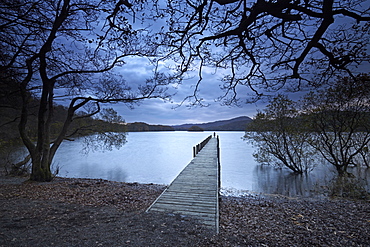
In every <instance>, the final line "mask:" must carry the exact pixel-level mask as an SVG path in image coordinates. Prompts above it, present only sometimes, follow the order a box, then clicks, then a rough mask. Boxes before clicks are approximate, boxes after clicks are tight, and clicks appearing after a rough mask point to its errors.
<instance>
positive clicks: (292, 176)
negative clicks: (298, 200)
mask: <svg viewBox="0 0 370 247" xmlns="http://www.w3.org/2000/svg"><path fill="white" fill-rule="evenodd" d="M254 174H255V176H256V177H257V183H258V187H259V190H261V192H263V193H267V194H280V195H285V196H304V197H311V196H314V193H313V190H315V186H316V182H317V179H315V176H312V173H311V174H309V175H308V174H297V173H292V172H290V171H288V170H287V169H276V168H274V167H271V166H265V165H258V166H256V168H255V169H254ZM315 180H316V181H315Z"/></svg>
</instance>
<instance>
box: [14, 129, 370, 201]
mask: <svg viewBox="0 0 370 247" xmlns="http://www.w3.org/2000/svg"><path fill="white" fill-rule="evenodd" d="M210 134H213V132H149V133H148V132H139V133H129V135H128V137H127V139H128V142H127V143H126V144H125V145H124V146H123V147H122V148H121V149H119V150H112V151H108V152H104V153H101V152H95V153H89V154H88V155H84V154H82V153H81V152H79V151H80V150H82V141H81V140H77V141H74V142H65V143H63V144H62V146H61V148H60V149H59V150H58V152H57V154H56V157H55V160H54V163H53V167H54V168H56V167H59V169H60V172H59V176H62V177H80V178H101V179H107V180H113V181H122V182H139V183H155V184H169V183H171V181H172V180H173V179H174V178H175V177H176V176H177V175H178V174H179V172H180V171H181V170H182V169H183V168H184V167H185V166H186V165H187V164H188V163H189V162H190V160H191V159H192V147H193V146H194V145H196V144H197V143H199V142H200V141H201V140H203V139H204V138H206V137H207V136H208V135H210ZM217 134H219V136H220V141H221V144H220V147H221V186H222V192H223V193H224V194H228V195H230V194H232V195H242V194H246V193H267V194H281V195H285V196H290V197H296V196H302V197H313V196H317V195H321V194H325V193H328V190H329V187H330V186H329V185H330V183H331V182H332V181H334V180H333V179H334V178H335V176H336V171H335V170H334V169H333V168H332V166H330V165H327V166H324V165H321V166H318V167H316V168H315V169H314V170H313V171H312V172H310V173H308V174H307V175H306V174H303V175H298V174H294V173H292V172H291V171H290V170H288V169H284V168H282V169H276V168H274V167H272V166H266V165H259V164H257V163H256V162H255V160H254V158H253V156H252V154H253V152H254V148H253V147H252V146H251V145H249V144H248V143H247V142H245V141H243V140H242V139H241V137H242V136H243V134H244V132H218V133H217ZM13 155H14V159H16V158H18V159H19V158H20V155H19V153H18V155H17V152H14V154H13ZM348 171H349V172H352V173H354V174H356V175H357V176H358V177H359V178H360V180H361V185H363V186H364V188H366V189H367V190H368V191H370V184H369V181H370V169H359V168H350V169H349V170H348Z"/></svg>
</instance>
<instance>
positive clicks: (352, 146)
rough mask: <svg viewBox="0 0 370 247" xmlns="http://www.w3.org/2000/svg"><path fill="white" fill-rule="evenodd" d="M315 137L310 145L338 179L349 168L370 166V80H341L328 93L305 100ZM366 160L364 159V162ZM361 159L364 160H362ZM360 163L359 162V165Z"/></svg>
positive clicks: (365, 77) (318, 94)
mask: <svg viewBox="0 0 370 247" xmlns="http://www.w3.org/2000/svg"><path fill="white" fill-rule="evenodd" d="M304 111H305V112H306V114H308V115H309V119H310V123H311V129H312V130H313V137H312V138H311V139H310V143H311V145H312V146H313V147H314V148H316V149H317V150H318V152H320V154H321V155H322V157H323V158H324V159H325V160H327V161H328V162H329V163H330V164H332V165H333V166H334V167H335V168H336V169H337V171H338V173H339V175H345V174H347V168H348V166H349V165H351V164H354V165H360V164H361V162H362V163H363V165H364V166H365V165H368V164H367V158H366V154H368V146H369V144H370V121H369V120H370V78H369V76H368V75H359V76H357V77H356V78H354V79H353V78H352V79H351V78H341V79H338V80H337V82H336V83H335V84H334V85H332V86H331V87H329V88H327V89H326V90H322V91H320V92H314V93H310V94H308V95H307V96H306V97H305V107H304ZM362 158H363V159H362ZM361 159H362V160H361ZM356 160H357V162H356Z"/></svg>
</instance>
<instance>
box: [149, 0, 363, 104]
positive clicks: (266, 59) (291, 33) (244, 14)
mask: <svg viewBox="0 0 370 247" xmlns="http://www.w3.org/2000/svg"><path fill="white" fill-rule="evenodd" d="M156 2H157V4H156V5H154V6H155V7H153V10H152V11H151V12H150V13H151V14H152V18H157V19H162V18H163V17H164V16H168V19H167V26H168V29H167V34H168V35H167V38H168V41H167V42H166V44H170V48H171V54H172V55H173V56H172V57H171V56H169V57H170V58H172V59H173V60H174V61H176V62H177V65H178V67H177V69H178V71H179V73H180V74H184V73H187V72H189V71H192V70H197V71H198V73H199V81H198V83H197V85H196V86H195V87H194V88H195V89H194V95H192V96H191V97H192V99H193V100H194V101H195V102H201V101H202V98H200V96H199V95H198V93H199V92H198V91H199V88H200V87H201V81H202V79H203V78H202V77H203V73H204V72H205V71H209V69H208V68H209V67H214V68H215V71H217V74H222V75H223V78H222V81H223V85H222V88H223V89H224V90H225V93H224V95H223V96H222V97H221V99H223V100H224V101H225V103H226V104H233V103H236V104H237V103H238V100H239V97H240V96H239V97H238V92H240V91H241V90H243V92H246V93H244V95H243V97H244V96H247V95H248V94H249V95H250V96H251V97H252V99H250V98H249V99H248V101H249V100H255V99H258V98H260V97H262V96H263V93H264V92H266V91H277V90H279V89H282V88H285V89H289V90H293V91H294V90H300V89H301V88H304V87H306V86H312V85H314V86H319V85H321V84H325V83H326V82H327V81H328V80H330V79H331V78H334V77H335V76H336V75H338V74H340V75H348V76H350V77H352V78H353V77H354V76H355V75H357V74H358V73H359V71H360V72H361V71H363V70H364V69H365V70H366V66H369V65H368V63H369V57H370V56H369V49H368V48H369V39H370V36H369V27H370V25H369V20H370V15H369V13H370V12H369V5H368V2H367V1H366V0H349V1H339V0H336V1H334V0H322V1H313V0H305V1H299V0H275V1H272V0H268V1H267V0H253V1H249V0H248V1H247V0H200V1H198V0H197V1H192V0H189V1H172V0H171V1H168V2H167V5H165V6H161V5H160V3H161V1H156ZM161 7H162V8H161ZM162 28H163V29H164V30H166V28H165V26H163V27H162ZM215 73H216V72H215ZM243 87H247V90H246V89H244V88H243Z"/></svg>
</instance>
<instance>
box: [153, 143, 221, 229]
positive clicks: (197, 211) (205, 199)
mask: <svg viewBox="0 0 370 247" xmlns="http://www.w3.org/2000/svg"><path fill="white" fill-rule="evenodd" d="M218 152H219V151H218V138H211V139H210V140H209V141H208V143H207V144H206V145H205V146H204V147H203V148H202V149H201V151H200V152H199V153H197V154H196V156H195V157H194V158H193V160H192V161H191V162H190V163H189V164H188V165H187V166H186V167H185V168H184V170H182V171H181V172H180V174H179V175H178V176H177V177H176V178H175V180H173V181H172V183H171V184H170V186H169V187H168V188H167V189H166V190H165V191H164V192H163V193H162V194H161V195H160V196H159V197H158V198H157V200H156V201H155V202H154V203H153V204H152V205H151V206H150V207H149V208H148V209H147V212H150V211H159V212H171V213H174V214H180V215H185V216H192V217H194V218H197V219H198V220H200V222H202V223H203V224H204V225H205V226H207V227H209V228H211V229H212V230H214V231H215V233H218V221H219V208H218V207H219V205H218V202H219V200H218V196H219V183H220V182H219V181H220V180H219V160H218Z"/></svg>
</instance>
